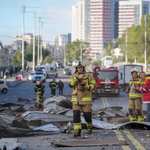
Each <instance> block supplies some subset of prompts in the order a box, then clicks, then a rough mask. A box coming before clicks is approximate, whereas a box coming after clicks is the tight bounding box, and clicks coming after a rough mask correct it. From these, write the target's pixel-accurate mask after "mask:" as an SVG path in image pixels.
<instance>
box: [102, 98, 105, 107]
mask: <svg viewBox="0 0 150 150" xmlns="http://www.w3.org/2000/svg"><path fill="white" fill-rule="evenodd" d="M102 101H103V106H105V101H104V99H103V97H102Z"/></svg>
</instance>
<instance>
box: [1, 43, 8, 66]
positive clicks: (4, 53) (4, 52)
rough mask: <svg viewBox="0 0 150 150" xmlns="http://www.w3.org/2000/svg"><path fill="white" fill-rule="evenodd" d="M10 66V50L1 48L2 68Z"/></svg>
mask: <svg viewBox="0 0 150 150" xmlns="http://www.w3.org/2000/svg"><path fill="white" fill-rule="evenodd" d="M8 64H9V50H8V49H7V48H2V47H1V46H0V67H5V66H8Z"/></svg>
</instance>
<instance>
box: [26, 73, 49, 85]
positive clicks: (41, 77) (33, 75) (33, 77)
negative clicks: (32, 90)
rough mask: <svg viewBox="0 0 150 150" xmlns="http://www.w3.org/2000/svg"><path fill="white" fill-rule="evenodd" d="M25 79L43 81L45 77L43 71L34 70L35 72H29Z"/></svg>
mask: <svg viewBox="0 0 150 150" xmlns="http://www.w3.org/2000/svg"><path fill="white" fill-rule="evenodd" d="M27 80H28V81H31V82H36V81H39V80H42V81H43V82H45V81H46V78H45V75H44V72H42V71H36V72H32V73H30V74H29V76H28V79H27Z"/></svg>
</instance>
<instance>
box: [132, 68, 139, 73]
mask: <svg viewBox="0 0 150 150" xmlns="http://www.w3.org/2000/svg"><path fill="white" fill-rule="evenodd" d="M133 72H137V74H138V75H139V71H138V70H137V69H136V68H133V69H132V70H131V75H132V74H133Z"/></svg>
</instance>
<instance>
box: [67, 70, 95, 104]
mask: <svg viewBox="0 0 150 150" xmlns="http://www.w3.org/2000/svg"><path fill="white" fill-rule="evenodd" d="M82 74H84V77H83V78H82V79H78V77H79V75H80V74H79V73H78V72H76V73H74V74H73V75H72V76H71V78H70V80H69V86H70V87H73V92H72V102H73V104H81V105H86V104H92V90H93V89H94V87H95V79H94V77H93V76H92V75H91V74H89V73H87V72H85V71H84V72H83V73H82Z"/></svg>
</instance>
